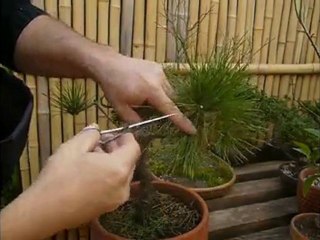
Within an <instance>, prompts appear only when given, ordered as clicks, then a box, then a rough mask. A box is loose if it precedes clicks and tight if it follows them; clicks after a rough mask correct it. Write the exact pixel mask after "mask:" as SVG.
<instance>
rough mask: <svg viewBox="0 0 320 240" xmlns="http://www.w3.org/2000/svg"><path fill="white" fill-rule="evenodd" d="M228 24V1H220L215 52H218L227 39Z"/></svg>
mask: <svg viewBox="0 0 320 240" xmlns="http://www.w3.org/2000/svg"><path fill="white" fill-rule="evenodd" d="M227 23H228V1H220V7H219V20H218V24H219V25H218V26H219V27H218V33H217V51H219V50H220V49H221V48H222V46H223V43H224V41H225V39H226V37H227Z"/></svg>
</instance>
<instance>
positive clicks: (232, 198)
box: [207, 177, 289, 211]
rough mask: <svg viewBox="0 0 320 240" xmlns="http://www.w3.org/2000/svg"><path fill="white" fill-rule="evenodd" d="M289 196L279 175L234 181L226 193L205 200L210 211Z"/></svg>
mask: <svg viewBox="0 0 320 240" xmlns="http://www.w3.org/2000/svg"><path fill="white" fill-rule="evenodd" d="M287 196H289V193H287V192H286V189H285V187H284V185H283V184H282V183H281V181H280V178H279V177H275V178H266V179H261V180H254V181H248V182H241V183H236V184H235V185H234V186H233V187H232V189H231V190H230V192H229V193H228V195H226V196H224V197H221V198H217V199H212V200H208V201H207V205H208V207H209V210H210V211H216V210H220V209H226V208H232V207H238V206H242V205H248V204H252V203H259V202H266V201H270V200H274V199H277V198H283V197H287Z"/></svg>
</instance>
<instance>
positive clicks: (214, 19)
mask: <svg viewBox="0 0 320 240" xmlns="http://www.w3.org/2000/svg"><path fill="white" fill-rule="evenodd" d="M219 5H220V1H219V0H211V4H210V7H211V10H212V12H211V13H210V15H209V30H208V54H211V53H213V52H214V51H215V48H216V40H217V31H218V19H219Z"/></svg>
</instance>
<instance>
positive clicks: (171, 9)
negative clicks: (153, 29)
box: [166, 0, 179, 62]
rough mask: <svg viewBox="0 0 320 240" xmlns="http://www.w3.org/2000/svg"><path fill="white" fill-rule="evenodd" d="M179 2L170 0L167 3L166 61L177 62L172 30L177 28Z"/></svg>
mask: <svg viewBox="0 0 320 240" xmlns="http://www.w3.org/2000/svg"><path fill="white" fill-rule="evenodd" d="M178 3H179V0H172V1H170V2H168V5H167V6H168V8H167V17H168V31H167V49H166V55H167V57H166V58H167V59H166V60H167V61H171V62H176V61H177V44H176V40H175V37H174V34H173V31H174V29H176V28H177V20H178V17H179V16H177V12H178Z"/></svg>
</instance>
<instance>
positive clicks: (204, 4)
mask: <svg viewBox="0 0 320 240" xmlns="http://www.w3.org/2000/svg"><path fill="white" fill-rule="evenodd" d="M208 11H210V0H204V1H200V15H199V18H200V16H204V15H205V14H206V13H207V12H208ZM208 35H209V15H207V16H205V17H204V18H203V20H202V21H201V22H200V24H199V32H198V42H197V58H199V59H200V60H201V59H205V58H206V57H207V55H208Z"/></svg>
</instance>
